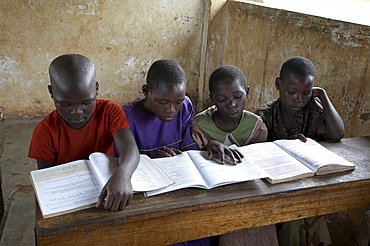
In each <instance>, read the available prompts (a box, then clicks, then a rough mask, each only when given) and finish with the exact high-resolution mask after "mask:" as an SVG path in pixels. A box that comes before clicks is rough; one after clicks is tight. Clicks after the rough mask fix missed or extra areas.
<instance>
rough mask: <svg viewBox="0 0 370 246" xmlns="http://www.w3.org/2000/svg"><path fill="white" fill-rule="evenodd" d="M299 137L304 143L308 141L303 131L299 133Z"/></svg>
mask: <svg viewBox="0 0 370 246" xmlns="http://www.w3.org/2000/svg"><path fill="white" fill-rule="evenodd" d="M298 139H299V140H301V141H302V142H304V143H305V142H307V138H306V137H305V136H304V135H303V134H302V133H298Z"/></svg>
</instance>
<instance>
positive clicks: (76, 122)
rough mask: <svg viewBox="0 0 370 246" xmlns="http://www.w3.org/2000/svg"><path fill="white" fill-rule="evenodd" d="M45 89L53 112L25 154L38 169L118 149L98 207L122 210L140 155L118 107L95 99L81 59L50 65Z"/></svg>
mask: <svg viewBox="0 0 370 246" xmlns="http://www.w3.org/2000/svg"><path fill="white" fill-rule="evenodd" d="M49 75H50V85H49V86H48V89H49V93H50V95H51V98H52V99H53V100H54V105H55V108H56V110H54V111H53V112H52V113H51V114H49V115H48V116H46V117H45V118H44V119H43V120H42V121H41V122H40V123H39V124H38V125H37V126H36V128H35V130H34V132H33V134H32V139H31V144H30V148H29V153H28V156H29V157H31V158H34V159H36V160H37V166H38V168H39V169H41V168H46V167H51V166H54V165H57V164H62V163H67V162H70V161H74V160H78V159H88V156H89V154H91V153H92V152H95V151H99V152H103V153H105V154H108V155H112V156H114V147H113V146H114V144H116V147H117V148H118V150H119V151H120V153H121V155H120V156H119V167H118V169H117V170H116V172H115V173H114V174H113V175H112V177H111V178H110V179H109V180H108V182H107V184H106V185H105V187H104V188H103V190H102V192H101V194H100V196H99V200H98V203H97V204H96V206H97V207H99V206H101V205H102V204H103V203H104V208H105V209H110V210H112V211H117V210H123V209H124V208H125V207H126V206H127V205H128V204H129V203H130V201H131V199H132V196H133V191H132V186H131V176H132V174H133V172H134V171H135V169H136V167H137V165H138V163H139V153H138V150H137V147H136V144H135V140H134V138H133V136H132V133H131V130H130V128H129V124H128V122H127V120H126V115H125V114H124V112H123V111H122V109H121V107H120V106H119V105H118V104H116V103H114V102H112V101H107V100H99V99H96V97H97V94H98V88H99V84H98V82H96V78H95V67H94V64H93V63H92V62H91V61H90V60H89V59H88V58H87V57H84V56H82V55H77V54H68V55H62V56H60V57H58V58H56V59H55V60H53V61H52V63H51V64H50V67H49Z"/></svg>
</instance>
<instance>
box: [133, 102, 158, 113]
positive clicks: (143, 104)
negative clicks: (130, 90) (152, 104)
mask: <svg viewBox="0 0 370 246" xmlns="http://www.w3.org/2000/svg"><path fill="white" fill-rule="evenodd" d="M131 104H132V105H133V106H134V107H135V108H138V109H140V110H141V111H143V112H144V113H146V114H150V115H154V113H153V112H152V111H151V110H150V109H149V106H148V100H147V99H146V98H141V99H138V100H135V101H133V102H132V103H131Z"/></svg>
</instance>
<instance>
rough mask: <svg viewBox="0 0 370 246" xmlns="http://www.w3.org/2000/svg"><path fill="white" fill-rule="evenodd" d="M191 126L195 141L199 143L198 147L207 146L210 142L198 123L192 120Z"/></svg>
mask: <svg viewBox="0 0 370 246" xmlns="http://www.w3.org/2000/svg"><path fill="white" fill-rule="evenodd" d="M190 128H191V136H192V137H193V139H194V141H195V143H196V144H197V145H198V148H199V149H203V148H205V147H206V146H207V144H208V140H207V138H206V137H205V136H204V134H203V132H202V130H201V129H200V127H199V126H198V124H197V123H195V121H192V122H191V125H190Z"/></svg>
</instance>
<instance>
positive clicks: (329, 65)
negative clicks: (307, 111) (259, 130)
mask: <svg viewBox="0 0 370 246" xmlns="http://www.w3.org/2000/svg"><path fill="white" fill-rule="evenodd" d="M259 2H261V1H259ZM0 4H1V8H0V32H1V37H0V92H1V95H0V106H1V107H2V108H1V107H0V111H5V113H6V115H7V116H8V117H34V116H36V115H45V114H47V113H49V112H50V111H51V110H53V109H54V107H53V103H52V100H51V99H50V96H49V95H48V92H47V89H46V87H47V85H48V83H49V78H48V74H47V69H48V65H49V63H50V62H51V60H52V59H54V58H55V57H57V56H59V55H61V54H65V53H80V54H84V55H86V56H88V57H89V58H91V59H92V60H93V62H94V63H95V65H96V68H97V80H98V81H99V82H100V92H99V98H103V99H110V100H113V101H116V102H117V103H119V104H124V103H127V102H128V101H129V100H131V99H134V98H136V97H139V96H141V85H142V84H143V83H145V76H146V72H147V70H148V68H149V67H150V65H151V63H152V62H154V61H155V60H157V59H160V58H169V59H174V60H177V61H178V62H179V63H180V64H181V65H182V66H183V67H184V69H185V71H186V74H187V78H188V88H187V94H188V95H189V96H190V98H191V99H192V101H193V103H194V106H195V108H196V111H200V110H201V109H203V108H204V107H206V106H208V105H210V101H209V99H208V94H209V92H208V83H207V80H208V78H209V75H210V74H211V72H212V71H213V70H214V69H215V68H217V67H218V66H220V65H223V64H231V65H235V66H238V67H240V68H241V69H242V70H243V71H244V72H245V73H246V77H247V80H248V83H249V86H250V87H251V94H250V97H249V99H248V101H247V103H248V105H247V107H246V108H247V109H249V110H251V111H254V110H255V109H256V108H257V107H258V106H259V105H260V104H263V103H265V102H267V101H270V100H272V99H274V98H275V97H277V96H278V94H277V91H276V89H275V87H274V81H275V78H276V76H278V74H279V69H280V66H281V64H282V63H283V62H284V61H285V60H286V59H288V58H289V57H292V56H305V57H307V58H309V59H310V60H311V61H312V62H313V63H314V64H315V66H316V68H317V72H318V76H317V84H316V85H317V86H321V87H323V88H324V89H326V90H327V92H328V93H329V95H330V98H331V99H332V102H333V104H334V106H335V107H336V108H337V109H338V112H339V113H340V115H341V116H342V118H343V119H344V122H345V128H346V137H351V136H363V135H370V98H369V97H370V86H369V85H370V82H369V80H370V75H369V72H368V61H369V58H370V54H369V45H370V27H368V26H361V25H356V24H350V23H345V22H340V21H334V20H329V19H325V18H320V17H314V16H308V15H303V14H298V13H293V12H289V11H284V10H277V9H271V8H266V7H262V6H257V5H252V4H247V3H243V2H238V1H228V2H227V1H226V0H196V1H194V0H182V1H177V0H176V1H175V0H171V1H170V0H151V1H148V0H136V1H130V0H109V1H102V0H101V1H98V0H64V1H61V0H19V1H13V0H2V1H1V2H0Z"/></svg>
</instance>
